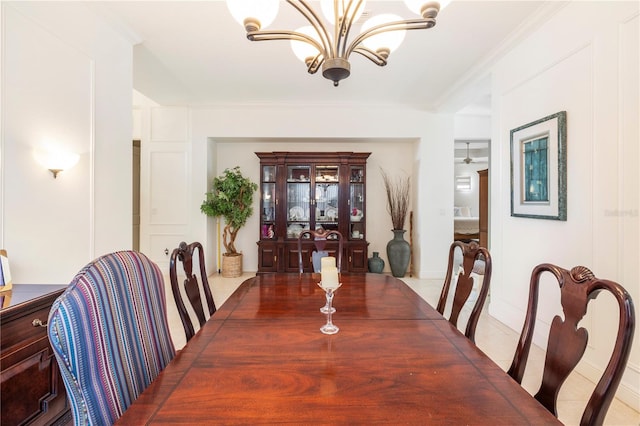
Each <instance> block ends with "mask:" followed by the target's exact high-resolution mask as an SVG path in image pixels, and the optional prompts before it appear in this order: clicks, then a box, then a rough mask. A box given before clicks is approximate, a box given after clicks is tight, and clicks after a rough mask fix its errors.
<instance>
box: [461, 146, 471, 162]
mask: <svg viewBox="0 0 640 426" xmlns="http://www.w3.org/2000/svg"><path fill="white" fill-rule="evenodd" d="M462 161H464V163H465V164H469V163H471V162H472V161H473V158H471V157H469V142H467V156H466V157H465V159H464V160H462Z"/></svg>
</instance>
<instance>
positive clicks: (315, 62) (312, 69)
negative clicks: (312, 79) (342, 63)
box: [307, 53, 324, 74]
mask: <svg viewBox="0 0 640 426" xmlns="http://www.w3.org/2000/svg"><path fill="white" fill-rule="evenodd" d="M323 63H324V56H322V53H318V54H317V55H316V57H315V58H313V59H312V60H311V61H309V63H307V72H308V73H309V74H315V73H316V72H318V70H319V69H320V66H321V65H322V64H323Z"/></svg>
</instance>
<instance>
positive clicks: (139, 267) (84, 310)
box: [47, 251, 175, 425]
mask: <svg viewBox="0 0 640 426" xmlns="http://www.w3.org/2000/svg"><path fill="white" fill-rule="evenodd" d="M47 332H48V335H49V340H50V342H51V347H52V348H53V353H54V354H55V357H56V360H57V362H58V366H59V367H60V372H61V374H62V379H63V381H64V384H65V387H66V389H67V396H68V398H69V402H70V405H71V412H72V415H73V420H74V424H76V425H111V424H113V423H114V422H115V421H116V420H117V419H118V418H120V416H122V413H124V411H125V410H126V409H127V408H128V407H129V405H131V403H133V401H135V400H136V398H137V397H138V396H139V395H140V394H141V393H142V392H143V391H144V390H145V389H146V388H147V386H148V385H149V384H150V383H151V382H152V381H153V380H154V379H155V378H156V377H157V376H158V374H159V373H160V372H161V371H162V370H163V369H164V368H165V366H166V365H167V364H168V363H169V361H171V359H172V358H173V357H174V355H175V350H174V346H173V342H172V341H171V336H170V334H169V325H168V322H167V309H166V300H165V289H164V280H163V277H162V272H161V271H160V268H158V266H157V265H156V264H155V263H153V262H152V261H150V260H149V259H148V258H147V257H146V256H145V255H143V254H141V253H138V252H134V251H120V252H116V253H111V254H107V255H104V256H102V257H99V258H98V259H96V260H94V261H92V262H90V263H89V264H88V265H86V266H85V267H84V268H83V269H82V270H80V272H78V274H77V275H76V276H75V278H73V280H72V281H71V283H70V284H69V286H68V287H67V288H66V290H65V291H64V292H63V293H62V294H61V295H60V296H59V297H58V298H57V299H56V300H55V302H54V303H53V306H52V307H51V311H50V312H49V321H48V325H47Z"/></svg>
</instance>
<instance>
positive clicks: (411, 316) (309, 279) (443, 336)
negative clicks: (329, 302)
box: [119, 274, 560, 425]
mask: <svg viewBox="0 0 640 426" xmlns="http://www.w3.org/2000/svg"><path fill="white" fill-rule="evenodd" d="M318 280H319V279H318V276H317V275H313V274H303V275H302V276H299V275H298V274H277V275H259V276H256V277H253V278H250V279H248V280H247V281H245V282H244V283H243V284H242V285H240V287H238V289H237V290H236V292H235V293H233V295H231V296H230V297H229V299H228V300H227V301H226V302H225V303H224V305H223V306H221V307H220V309H219V310H218V311H217V312H216V313H215V314H214V315H213V316H212V317H211V318H210V319H209V321H207V323H206V324H205V325H204V327H202V329H201V330H200V331H199V332H198V333H197V334H196V336H195V337H193V338H192V339H191V340H190V341H189V343H188V344H187V345H186V346H185V347H184V349H182V350H181V351H180V352H179V353H178V354H177V355H176V357H175V358H174V360H173V361H171V363H170V364H169V365H168V366H167V367H166V369H165V370H164V371H163V372H162V373H161V374H160V375H159V376H158V378H157V379H156V380H155V381H154V382H153V383H152V384H151V386H150V387H149V388H147V390H146V391H145V392H144V393H143V394H142V395H140V397H139V398H138V399H137V400H136V401H135V402H134V403H133V404H132V405H131V406H130V407H129V409H128V410H127V411H126V412H125V413H124V415H123V417H121V418H120V420H119V424H126V425H132V424H136V425H138V424H162V423H171V424H225V425H228V424H254V425H255V424H283V423H287V424H312V423H315V424H455V425H458V424H460V425H461V424H474V425H480V424H491V425H496V424H498V425H516V424H517V425H522V424H560V423H559V422H558V420H557V419H556V418H555V417H554V416H553V415H552V414H551V413H549V412H548V411H547V410H546V409H545V408H544V407H543V406H542V405H540V404H539V403H538V402H537V401H536V400H535V399H534V398H533V397H531V396H530V395H529V394H528V393H527V392H526V391H525V390H524V389H522V388H521V386H520V385H518V384H517V383H516V382H515V381H514V380H512V379H511V378H510V377H509V376H508V375H507V374H506V373H505V372H504V371H503V370H502V369H500V368H499V367H498V366H497V365H496V364H494V363H493V361H491V359H489V358H488V357H487V356H486V355H485V354H484V353H483V352H482V351H481V350H480V349H478V348H477V347H476V346H475V345H474V344H473V343H471V342H470V341H469V340H468V339H467V338H466V337H464V335H463V334H462V333H460V332H459V331H458V330H457V329H456V328H455V327H452V326H451V325H450V323H449V322H448V321H446V320H444V318H443V317H442V316H441V315H440V314H439V313H438V312H437V311H436V310H435V309H434V308H433V307H431V306H430V305H429V304H427V303H426V302H425V301H424V300H423V299H422V298H421V297H420V296H418V295H417V294H416V293H415V292H414V291H413V290H412V289H411V288H409V287H408V286H407V285H406V284H405V283H403V282H402V281H400V280H399V279H396V278H393V277H390V276H387V275H381V274H350V275H347V274H343V275H342V277H341V282H342V287H340V288H339V289H338V291H337V292H336V294H335V298H334V300H333V305H334V306H335V308H336V310H337V312H336V313H335V314H333V322H334V323H335V324H336V325H337V326H338V327H339V328H340V331H339V332H338V333H337V334H334V335H325V334H322V333H321V332H320V327H321V326H322V325H323V324H324V323H325V322H326V316H325V315H324V314H322V313H320V311H319V308H320V307H321V306H323V305H324V302H325V296H324V291H323V290H322V289H320V288H319V287H318V286H317V282H318Z"/></svg>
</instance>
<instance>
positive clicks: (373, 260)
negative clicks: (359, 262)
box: [367, 251, 384, 274]
mask: <svg viewBox="0 0 640 426" xmlns="http://www.w3.org/2000/svg"><path fill="white" fill-rule="evenodd" d="M367 263H368V265H369V272H373V273H374V274H381V273H382V270H383V269H384V260H382V258H381V257H380V256H379V253H378V252H377V251H374V252H373V257H370V258H369V260H368V261H367Z"/></svg>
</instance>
